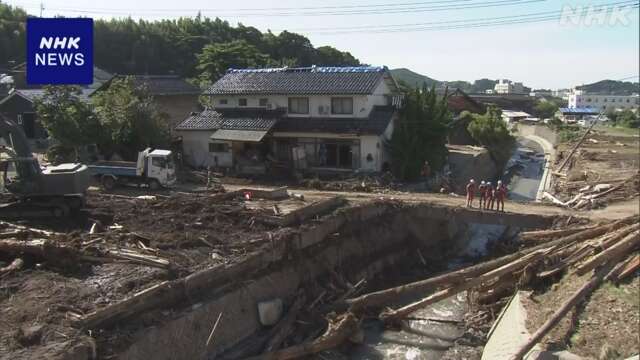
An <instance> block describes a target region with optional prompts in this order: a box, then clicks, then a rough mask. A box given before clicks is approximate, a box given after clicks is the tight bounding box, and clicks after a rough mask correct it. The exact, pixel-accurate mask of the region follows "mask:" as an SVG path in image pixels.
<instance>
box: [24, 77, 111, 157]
mask: <svg viewBox="0 0 640 360" xmlns="http://www.w3.org/2000/svg"><path fill="white" fill-rule="evenodd" d="M80 94H81V92H80V89H79V88H76V87H73V86H49V87H47V88H46V89H45V95H44V96H43V97H42V98H39V99H36V100H35V102H34V106H35V109H36V111H37V113H38V119H40V121H41V122H42V125H43V126H44V128H45V129H46V130H47V131H48V132H49V134H50V135H51V136H52V137H53V138H55V139H56V140H58V141H59V142H60V144H61V145H62V146H63V147H65V148H67V149H72V150H73V152H74V153H75V155H76V156H77V153H78V148H79V147H81V146H84V145H89V144H95V143H97V142H98V141H97V138H96V137H97V136H99V134H102V129H101V126H100V123H99V121H98V119H97V117H96V116H95V114H94V113H93V112H92V110H91V107H90V105H89V104H88V103H87V102H86V101H84V100H82V99H81V97H80Z"/></svg>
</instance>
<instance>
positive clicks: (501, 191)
mask: <svg viewBox="0 0 640 360" xmlns="http://www.w3.org/2000/svg"><path fill="white" fill-rule="evenodd" d="M505 197H507V187H506V186H504V185H503V184H502V181H500V180H498V186H496V210H497V211H502V212H504V198H505ZM500 205H502V209H500Z"/></svg>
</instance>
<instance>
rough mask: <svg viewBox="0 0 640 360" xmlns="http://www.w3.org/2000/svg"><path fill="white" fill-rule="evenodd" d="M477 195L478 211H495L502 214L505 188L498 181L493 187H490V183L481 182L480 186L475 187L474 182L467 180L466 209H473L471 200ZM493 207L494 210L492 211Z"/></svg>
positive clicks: (505, 194) (505, 195)
mask: <svg viewBox="0 0 640 360" xmlns="http://www.w3.org/2000/svg"><path fill="white" fill-rule="evenodd" d="M476 193H478V194H479V197H478V198H479V199H480V204H479V206H478V207H479V208H480V209H485V210H497V211H503V212H504V199H505V198H506V197H507V187H506V186H505V185H504V184H503V183H502V181H500V180H498V183H497V185H496V186H495V187H493V186H492V185H491V182H489V181H487V182H485V181H482V182H481V183H480V185H476V182H475V180H473V179H471V180H469V183H468V184H467V207H473V199H474V198H475V196H476ZM494 205H495V209H494Z"/></svg>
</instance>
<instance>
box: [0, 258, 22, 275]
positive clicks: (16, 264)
mask: <svg viewBox="0 0 640 360" xmlns="http://www.w3.org/2000/svg"><path fill="white" fill-rule="evenodd" d="M23 266H24V260H22V259H21V258H17V259H14V260H13V261H12V262H11V264H9V265H7V266H5V267H3V268H0V275H3V274H7V273H10V272H13V271H16V270H20V269H22V267H23Z"/></svg>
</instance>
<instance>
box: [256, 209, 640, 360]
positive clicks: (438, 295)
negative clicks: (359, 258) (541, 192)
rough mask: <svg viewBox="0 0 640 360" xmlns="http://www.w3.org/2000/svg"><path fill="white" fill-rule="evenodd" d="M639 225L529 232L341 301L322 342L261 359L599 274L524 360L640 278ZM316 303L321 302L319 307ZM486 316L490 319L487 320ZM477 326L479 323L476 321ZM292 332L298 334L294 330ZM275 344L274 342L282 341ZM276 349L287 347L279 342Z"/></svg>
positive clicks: (267, 350) (269, 352)
mask: <svg viewBox="0 0 640 360" xmlns="http://www.w3.org/2000/svg"><path fill="white" fill-rule="evenodd" d="M639 221H640V218H639V217H638V216H632V217H628V218H625V219H622V220H618V221H616V222H610V223H605V224H597V225H589V226H580V227H575V228H570V229H560V230H544V231H531V232H525V233H522V234H521V235H520V240H521V242H522V244H523V245H524V246H525V247H524V248H522V249H521V250H519V251H517V252H515V253H512V254H509V255H506V256H503V257H500V258H497V259H494V260H490V261H486V262H483V263H479V264H477V265H473V266H470V267H466V268H462V269H459V270H455V271H452V272H448V273H444V274H441V275H438V276H435V277H431V278H428V279H425V280H420V281H416V282H412V283H408V284H404V285H400V286H396V287H393V288H389V289H383V290H379V291H375V292H371V293H366V294H364V295H360V296H357V297H354V296H353V295H347V296H338V297H336V300H335V301H334V302H333V303H330V304H327V305H325V306H324V310H325V314H327V315H326V324H327V325H326V330H325V331H324V333H322V335H320V336H318V337H317V338H315V339H306V340H305V341H302V342H298V343H296V342H295V341H289V343H290V344H291V343H293V344H292V346H290V347H287V348H284V349H280V350H278V349H277V347H273V346H269V347H264V348H263V351H264V353H263V354H262V355H260V356H258V357H255V359H289V358H294V357H299V356H303V355H308V354H312V353H317V352H321V351H325V350H328V349H330V348H334V347H337V346H339V345H341V344H343V343H346V342H349V341H356V342H357V338H358V333H359V332H360V330H359V324H360V322H361V320H362V319H364V318H365V317H371V316H372V315H373V316H376V317H378V318H379V319H380V320H382V321H383V322H384V323H385V324H386V325H387V326H388V327H392V328H398V327H402V323H403V320H405V319H408V318H410V317H411V316H412V314H413V313H414V312H415V311H417V310H418V309H420V308H424V307H427V306H429V305H432V304H434V303H436V302H438V301H440V300H443V299H445V298H448V297H451V296H453V295H455V294H458V293H460V292H463V291H467V292H469V293H471V294H472V295H471V296H472V297H473V298H475V299H477V302H478V303H496V302H499V300H500V299H501V298H503V297H505V296H508V295H510V294H512V293H513V292H514V291H515V290H516V289H522V288H526V287H528V286H533V285H535V284H536V283H539V282H541V281H544V282H548V281H552V282H553V281H557V280H558V279H559V278H560V277H561V276H560V275H561V274H563V273H567V272H569V273H576V274H578V275H585V274H587V273H589V272H592V273H593V275H592V276H591V278H590V279H589V280H588V281H587V282H586V283H585V284H584V285H583V286H582V287H580V288H579V290H578V291H576V292H575V293H574V294H573V295H572V296H571V297H570V298H569V299H568V300H567V301H566V302H565V303H563V304H558V308H557V310H556V312H555V313H554V314H553V316H552V317H550V318H549V319H548V320H547V321H546V323H544V324H543V326H541V327H540V329H538V331H536V332H535V334H533V336H532V337H531V338H530V339H529V341H528V342H527V343H526V344H524V345H523V346H522V348H521V349H520V351H519V352H518V356H517V357H516V359H522V357H523V356H524V355H525V354H526V353H527V352H528V351H529V350H530V349H531V348H532V347H533V346H535V344H537V343H538V342H539V341H540V340H541V339H542V338H543V337H544V336H545V334H546V333H547V332H548V331H549V330H550V329H552V328H553V327H554V326H555V325H556V324H557V323H558V322H559V320H560V319H562V317H564V316H565V315H566V314H567V312H568V311H569V310H570V309H571V308H573V307H574V306H575V305H576V304H577V303H579V302H580V301H581V300H582V299H584V298H585V297H586V296H587V295H588V294H589V293H591V292H592V291H593V290H594V289H596V288H597V287H598V286H599V285H600V284H601V283H602V282H603V281H611V282H618V281H620V280H623V279H625V278H627V277H628V276H630V275H631V274H634V273H635V272H636V271H638V269H639V268H640V255H638V253H637V250H638V249H639V248H640V224H639ZM634 252H635V253H634ZM425 293H427V294H429V295H428V296H426V297H424V298H422V299H420V300H418V301H416V302H413V303H409V304H400V305H398V299H400V298H403V296H404V295H409V294H412V295H416V294H425ZM325 295H326V294H324V293H323V294H321V296H325ZM300 301H303V300H300V297H299V299H298V300H296V301H294V305H293V306H291V308H290V309H291V310H289V312H290V314H289V315H287V316H285V318H284V319H283V320H281V322H282V323H284V322H286V323H287V324H289V325H286V326H287V328H289V327H290V326H291V325H290V323H291V322H292V320H291V317H295V315H291V313H294V314H295V313H297V312H298V309H299V307H300V305H299V302H300ZM316 303H317V300H314V301H313V302H312V304H313V306H315V304H316ZM296 304H298V305H296ZM479 316H480V317H490V316H491V315H490V314H488V313H482V312H481V313H480V314H479ZM473 321H474V322H477V319H474V320H473ZM277 326H279V325H276V327H277ZM283 326H284V325H283ZM287 331H288V332H289V333H292V334H295V333H296V332H295V331H292V330H291V329H289V330H287ZM271 336H272V337H273V338H275V337H276V334H271ZM277 336H281V335H277ZM277 342H282V340H281V339H279V338H278V341H277Z"/></svg>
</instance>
